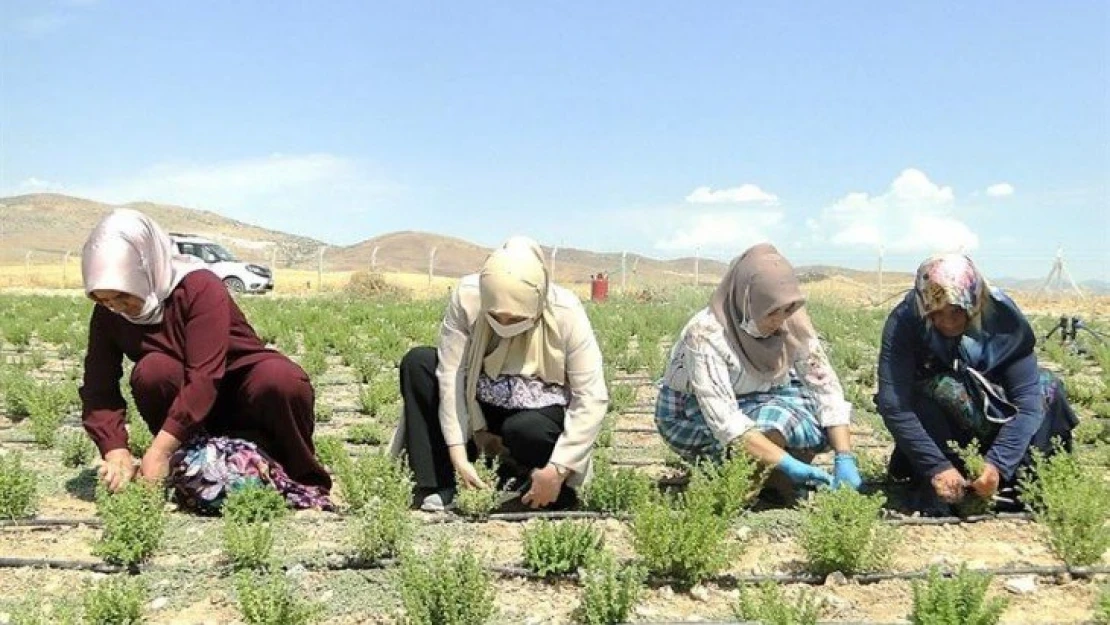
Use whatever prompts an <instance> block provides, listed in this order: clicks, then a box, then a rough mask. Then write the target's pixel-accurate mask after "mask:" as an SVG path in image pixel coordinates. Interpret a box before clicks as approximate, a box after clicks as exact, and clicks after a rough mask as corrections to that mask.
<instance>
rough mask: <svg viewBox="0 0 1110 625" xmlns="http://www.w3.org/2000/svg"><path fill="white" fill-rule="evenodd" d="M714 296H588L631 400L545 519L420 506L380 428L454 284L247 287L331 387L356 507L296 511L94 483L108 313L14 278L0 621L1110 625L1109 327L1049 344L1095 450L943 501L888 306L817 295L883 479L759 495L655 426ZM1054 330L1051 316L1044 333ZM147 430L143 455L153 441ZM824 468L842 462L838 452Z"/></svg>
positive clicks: (4, 365)
mask: <svg viewBox="0 0 1110 625" xmlns="http://www.w3.org/2000/svg"><path fill="white" fill-rule="evenodd" d="M707 294H708V292H707V291H705V290H700V291H697V290H688V291H677V290H676V291H671V292H665V293H650V294H646V295H650V297H646V296H642V297H638V298H628V299H624V298H616V299H614V300H611V301H609V302H605V303H602V304H590V305H588V307H587V308H588V311H589V314H590V317H591V319H592V321H593V324H594V328H595V331H596V333H597V335H598V338H599V341H600V343H601V346H602V351H603V353H604V357H605V363H606V369H607V372H606V373H607V379H608V381H609V385H610V394H611V405H610V413H609V415H608V416H607V423H606V427H605V429H604V431H603V433H602V436H601V438H600V440H599V445H600V446H602V449H601V450H600V451H599V461H598V463H597V467H596V474H595V479H594V481H593V482H592V483H591V484H590V485H589V486H588V487H587V488H586V489H585V490H584V491H583V492H582V493H581V495H582V503H581V504H580V505H579V509H578V510H575V511H570V512H566V513H546V514H545V513H535V512H530V511H527V510H526V509H522V508H520V507H512V506H511V504H510V505H509V506H508V507H505V508H497V507H496V503H497V502H495V501H490V500H483V498H481V497H475V498H469V499H468V500H467V501H466V502H465V506H463V507H464V508H465V512H454V513H443V514H429V513H423V512H417V511H410V510H408V503H409V501H408V497H409V494H408V486H407V483H406V482H405V480H407V479H408V476H407V473H406V469H405V468H404V467H403V466H401V465H397V464H395V463H393V462H392V461H391V460H390V459H389V458H387V457H386V456H384V455H383V453H382V452H383V444H384V443H385V442H387V440H388V438H389V436H390V434H391V432H392V429H393V427H394V425H395V423H396V421H397V419H398V418H399V414H400V405H399V399H400V398H399V393H398V380H397V363H398V362H399V361H400V359H401V357H402V356H403V355H404V353H405V352H406V351H407V350H408V349H409V348H411V347H413V346H416V345H431V344H434V342H435V337H436V333H437V331H438V324H439V321H440V319H441V317H442V313H443V306H444V301H443V300H442V299H420V300H414V301H390V300H370V299H362V300H357V299H347V298H342V297H339V296H334V297H317V298H309V299H294V298H244V299H243V300H242V301H241V304H242V306H243V308H244V309H245V311H246V313H247V316H248V318H249V319H250V320H251V322H252V323H253V324H254V326H255V328H256V329H257V330H258V332H259V334H260V335H261V336H262V337H263V338H264V339H265V340H266V341H267V342H268V343H270V344H272V345H274V346H275V347H277V348H279V349H281V350H282V351H284V352H285V353H287V354H290V355H291V356H292V357H294V358H295V359H296V360H297V361H298V362H299V363H300V364H301V365H302V366H303V367H304V368H305V370H306V371H308V372H309V374H310V375H311V376H312V378H313V380H314V382H315V385H316V391H317V421H318V423H317V430H316V439H317V445H318V449H319V453H320V456H321V458H322V459H324V461H325V463H326V464H327V465H328V466H329V468H331V469H332V471H333V474H334V475H335V477H336V488H335V491H334V494H335V499H336V501H337V503H338V504H339V511H338V512H337V513H323V512H315V511H304V512H296V513H287V512H285V511H283V510H282V509H281V505H280V502H277V504H276V505H275V502H274V501H273V500H272V498H269V497H267V493H265V492H252V491H243V492H241V493H238V494H237V496H236V497H235V498H233V500H232V501H229V503H228V508H227V514H226V515H225V517H224V518H222V519H221V518H206V517H197V516H193V515H189V514H185V513H182V512H178V511H176V510H175V508H174V507H173V505H172V504H166V503H164V502H163V501H162V498H161V495H162V494H161V493H159V492H157V491H154V490H150V489H144V488H140V487H134V488H131V489H129V490H128V491H127V492H125V493H124V494H123V495H118V496H115V497H110V498H106V497H103V496H101V497H99V502H98V493H97V489H96V458H95V455H96V454H95V450H93V448H92V446H91V443H89V442H88V441H87V439H86V438H85V437H84V435H83V432H82V430H81V429H80V425H79V415H78V399H77V387H78V385H79V382H80V379H81V367H82V354H83V352H84V349H85V346H86V341H87V337H86V323H87V319H88V315H89V312H90V307H91V304H90V303H89V302H88V301H86V300H84V299H81V298H77V297H69V296H29V295H0V311H3V315H0V450H2V451H0V571H2V572H0V623H66V622H72V623H76V622H81V621H77V620H75V619H76V617H75V616H74V615H75V614H77V613H78V612H80V613H83V615H84V618H85V619H86V621H85V622H104V623H109V622H131V621H128V620H127V619H128V618H130V617H131V615H134V614H141V616H142V618H144V619H145V621H146V622H151V623H232V622H240V623H267V624H269V623H275V624H276V623H289V624H294V625H295V624H298V623H311V622H326V623H394V622H412V623H439V622H443V623H460V624H462V623H479V622H504V623H549V622H552V623H569V622H588V623H608V622H622V621H632V622H675V621H684V622H695V621H724V620H750V621H756V622H766V623H811V622H817V621H820V622H826V621H827V622H850V623H895V622H903V623H904V622H909V616H910V613H911V610H917V615H918V616H917V617H916V620H915V621H914V622H921V623H943V624H953V625H954V624H956V623H970V622H981V623H990V622H995V621H994V620H992V615H994V614H1000V615H1001V622H1003V623H1085V622H1092V621H1095V619H1097V618H1100V616H1099V615H1100V614H1101V615H1102V616H1101V618H1107V619H1110V614H1108V612H1110V590H1108V589H1107V586H1108V584H1110V582H1108V579H1110V577H1108V573H1110V550H1108V547H1110V526H1108V525H1107V518H1108V513H1110V344H1108V345H1102V344H1101V343H1100V342H1099V341H1098V340H1097V338H1096V336H1095V335H1094V334H1093V333H1089V332H1083V331H1081V332H1080V333H1079V336H1078V340H1077V342H1076V343H1075V344H1068V345H1065V344H1062V343H1060V341H1059V340H1058V339H1057V338H1052V339H1049V340H1045V341H1042V344H1041V345H1040V346H1039V348H1038V349H1039V353H1040V356H1041V358H1042V361H1043V362H1044V364H1046V366H1049V367H1051V368H1053V369H1055V370H1058V371H1060V372H1061V374H1062V375H1063V376H1064V377H1065V380H1066V382H1067V389H1068V394H1069V397H1071V399H1072V401H1073V402H1074V404H1075V405H1076V406H1077V409H1078V410H1079V411H1080V412H1081V415H1082V418H1083V423H1082V424H1081V426H1080V430H1078V431H1077V445H1076V451H1075V453H1074V454H1073V455H1063V456H1060V457H1059V458H1060V459H1059V460H1058V461H1053V462H1051V463H1042V464H1040V465H1039V466H1040V469H1041V472H1042V473H1041V474H1042V480H1041V482H1040V486H1039V487H1038V488H1039V490H1038V492H1037V493H1036V494H1037V497H1036V499H1037V502H1038V503H1039V505H1038V506H1037V508H1036V510H1035V511H1034V512H1032V513H1010V514H995V513H993V512H992V511H990V510H989V509H983V510H973V511H968V515H966V516H963V517H952V518H941V519H935V518H920V517H916V516H911V515H907V514H905V513H904V510H903V509H902V506H901V501H902V500H903V498H904V495H905V489H904V485H901V484H897V483H893V482H891V481H890V480H888V479H887V478H886V477H885V469H884V467H885V464H884V463H885V459H886V457H887V456H888V455H889V452H890V449H891V443H890V440H889V435H888V434H887V433H886V431H885V429H884V428H883V425H882V421H881V419H880V418H879V417H878V415H876V414H875V412H874V405H873V402H872V400H871V397H872V395H873V393H874V390H875V381H876V380H875V377H876V371H875V362H876V357H877V354H878V341H879V336H880V332H881V329H882V325H883V322H884V320H885V317H886V313H887V311H888V308H876V307H868V306H855V305H851V306H849V305H846V304H843V303H836V300H834V299H832V298H828V297H819V296H817V295H815V301H813V302H812V303H811V305H810V313H811V316H812V317H813V318H814V322H815V324H816V326H817V328H818V330H819V331H820V332H821V334H822V337H823V339H824V340H825V341H826V343H827V348H828V351H829V353H830V357H831V358H832V359H833V362H834V365H835V367H836V370H837V371H838V373H839V375H840V377H841V381H842V383H843V384H844V386H845V390H846V394H847V397H848V399H849V401H851V402H852V404H853V405H854V407H855V416H854V421H853V426H852V431H853V441H854V446H855V448H856V450H857V453H858V455H859V457H860V464H861V470H862V472H863V473H864V476H865V480H866V488H865V493H864V494H863V495H857V494H854V493H849V492H845V491H841V492H837V493H830V492H820V493H811V494H810V495H809V498H808V501H806V502H804V503H803V504H802V505H800V506H798V507H793V508H783V507H775V506H771V505H769V504H767V503H765V502H763V501H761V500H757V499H756V498H755V497H753V495H754V494H755V490H756V488H755V487H754V486H753V484H754V483H755V480H756V475H755V474H756V471H755V470H754V468H753V467H752V466H751V465H750V464H748V463H746V462H745V461H744V460H743V459H737V460H734V461H732V462H730V463H729V464H726V465H725V466H723V467H721V468H719V469H716V470H708V469H702V468H691V467H685V466H682V464H681V463H680V462H678V461H677V459H676V458H675V457H673V456H672V455H671V454H670V453H669V452H668V451H667V450H666V447H665V446H664V444H663V443H662V440H661V439H660V438H659V436H658V434H657V433H656V432H655V428H654V423H653V418H652V412H653V402H654V398H655V389H654V385H653V381H654V380H656V379H657V378H658V377H659V375H660V373H661V372H662V369H663V366H664V364H665V358H666V353H667V349H668V348H669V346H670V344H671V341H672V340H673V338H674V336H675V335H676V334H677V332H678V331H679V329H680V328H681V327H682V326H683V324H684V323H685V321H686V320H687V318H688V317H689V315H690V314H692V313H693V312H694V311H695V310H697V309H698V308H700V307H701V306H703V305H704V302H705V301H706V298H707ZM888 305H889V304H888ZM1056 321H1057V318H1056V317H1055V316H1051V315H1044V316H1038V317H1035V323H1036V326H1037V330H1038V334H1039V335H1040V336H1044V335H1045V334H1047V333H1048V331H1049V330H1050V329H1051V328H1052V327H1053V325H1054V324H1055V323H1056ZM1086 321H1087V322H1088V323H1089V324H1090V327H1091V328H1092V329H1094V330H1095V331H1097V332H1102V331H1104V330H1105V331H1107V332H1110V325H1108V324H1107V323H1106V320H1104V319H1087V320H1086ZM126 379H127V378H126V372H125V377H124V380H123V384H122V386H123V388H124V393H125V396H127V395H128V389H127V385H126ZM129 416H130V419H132V423H134V422H135V421H134V420H135V419H137V415H135V414H134V412H133V410H132V411H131V413H130V415H129ZM131 431H132V441H131V445H132V447H133V449H134V450H135V451H136V452H141V451H142V450H143V449H144V447H145V445H147V444H149V440H150V435H149V433H145V432H142V431H141V426H140V427H138V428H132V430H131ZM816 462H817V463H818V464H822V465H824V466H826V467H828V466H829V465H831V462H832V458H831V454H823V455H820V456H818V458H817V459H816ZM961 568H966V570H965V571H962V572H961ZM976 613H977V614H976ZM429 614H432V615H437V614H438V615H444V614H446V615H450V617H451V618H450V619H449V620H434V619H433V618H431V617H429V616H428V615H429ZM930 615H931V616H930ZM406 617H407V619H408V620H407V621H406V620H405V619H406ZM980 617H981V620H975V619H976V618H980ZM930 619H931V620H930Z"/></svg>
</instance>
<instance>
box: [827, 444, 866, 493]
mask: <svg viewBox="0 0 1110 625" xmlns="http://www.w3.org/2000/svg"><path fill="white" fill-rule="evenodd" d="M833 474H834V475H833V483H832V487H833V488H834V489H836V488H840V486H841V485H845V486H848V487H849V488H851V489H852V490H859V489H860V487H861V486H863V478H862V477H860V474H859V466H858V465H857V464H856V457H855V456H853V455H852V454H851V453H848V452H837V454H836V457H835V459H834V460H833Z"/></svg>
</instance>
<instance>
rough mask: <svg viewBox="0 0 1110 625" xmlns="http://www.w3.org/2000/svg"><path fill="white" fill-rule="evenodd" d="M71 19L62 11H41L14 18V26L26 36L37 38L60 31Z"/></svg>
mask: <svg viewBox="0 0 1110 625" xmlns="http://www.w3.org/2000/svg"><path fill="white" fill-rule="evenodd" d="M72 19H73V18H72V16H70V15H66V14H63V13H42V14H39V15H32V16H31V17H25V18H23V19H19V20H16V22H15V28H16V30H18V31H19V32H20V33H22V34H23V35H24V36H26V37H31V38H39V37H45V36H47V35H50V34H53V33H56V32H58V31H60V30H61V29H62V28H63V27H64V26H65V25H66V24H68V23H69V22H70V20H72Z"/></svg>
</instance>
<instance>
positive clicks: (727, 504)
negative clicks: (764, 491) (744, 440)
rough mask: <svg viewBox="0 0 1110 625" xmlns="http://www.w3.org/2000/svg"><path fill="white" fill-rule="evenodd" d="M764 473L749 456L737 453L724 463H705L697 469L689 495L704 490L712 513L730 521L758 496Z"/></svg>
mask: <svg viewBox="0 0 1110 625" xmlns="http://www.w3.org/2000/svg"><path fill="white" fill-rule="evenodd" d="M764 477H765V471H763V469H762V468H761V467H760V466H759V463H758V462H757V461H756V460H755V459H754V458H752V457H751V456H750V455H748V454H746V453H743V452H736V453H733V454H732V455H731V457H729V458H728V459H726V460H724V461H722V462H714V461H712V460H704V461H702V462H699V463H697V464H696V465H694V468H693V471H691V474H690V485H689V486H688V487H687V490H688V491H693V492H697V491H701V490H704V491H705V494H706V496H708V497H709V498H710V499H711V500H712V501H713V502H714V504H713V511H714V512H715V513H716V514H719V515H721V516H723V517H725V518H727V519H734V518H736V517H737V516H739V515H740V512H742V511H743V510H744V508H746V507H748V505H749V504H751V503H752V501H754V500H755V498H756V497H757V496H758V495H759V490H760V488H762V486H763V478H764Z"/></svg>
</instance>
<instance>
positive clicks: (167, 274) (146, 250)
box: [81, 208, 206, 325]
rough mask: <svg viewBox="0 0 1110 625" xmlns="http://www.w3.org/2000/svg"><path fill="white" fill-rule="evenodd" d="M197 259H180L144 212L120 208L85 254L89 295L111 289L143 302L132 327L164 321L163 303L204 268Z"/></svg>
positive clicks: (92, 239)
mask: <svg viewBox="0 0 1110 625" xmlns="http://www.w3.org/2000/svg"><path fill="white" fill-rule="evenodd" d="M205 268H206V265H205V264H204V262H203V261H201V260H200V259H199V258H196V257H193V256H186V255H182V254H177V253H176V251H175V250H174V246H173V242H172V241H170V237H169V236H168V235H166V233H165V232H163V231H162V228H160V227H159V226H158V224H156V223H155V222H154V220H153V219H151V218H150V217H147V216H146V215H144V214H143V213H140V212H139V211H136V210H131V209H129V208H118V209H116V210H114V211H112V212H111V213H108V214H107V215H106V216H105V217H104V218H103V219H101V220H100V223H98V224H97V225H96V227H95V228H93V231H92V233H91V234H90V235H89V238H88V240H87V241H85V247H84V248H83V249H82V250H81V277H82V278H83V280H84V282H85V294H86V295H89V294H91V293H92V292H93V291H99V290H112V291H120V292H123V293H129V294H131V295H134V296H135V297H138V298H139V299H142V300H143V310H142V312H141V313H139V315H138V316H135V317H132V316H130V315H125V314H122V313H121V316H122V317H124V318H125V319H127V320H128V321H130V322H131V323H139V324H147V325H153V324H158V323H161V322H162V302H164V301H165V300H166V298H168V297H169V296H170V293H171V292H173V290H174V289H175V288H176V287H177V285H178V284H180V283H181V280H182V279H183V278H185V276H187V275H188V274H190V273H192V272H194V271H197V270H200V269H205Z"/></svg>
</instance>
